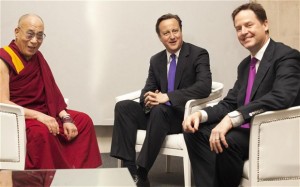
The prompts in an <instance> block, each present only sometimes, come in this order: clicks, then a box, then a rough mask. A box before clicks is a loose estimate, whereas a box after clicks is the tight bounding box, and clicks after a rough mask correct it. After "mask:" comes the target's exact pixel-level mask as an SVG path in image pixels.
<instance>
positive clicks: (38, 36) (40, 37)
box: [18, 27, 46, 42]
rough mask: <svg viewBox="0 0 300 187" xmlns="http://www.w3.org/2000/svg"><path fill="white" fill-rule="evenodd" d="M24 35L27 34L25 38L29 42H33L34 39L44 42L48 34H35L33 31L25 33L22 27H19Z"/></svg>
mask: <svg viewBox="0 0 300 187" xmlns="http://www.w3.org/2000/svg"><path fill="white" fill-rule="evenodd" d="M18 28H19V29H20V30H21V31H22V32H23V33H25V37H26V39H27V40H32V39H33V38H34V37H35V38H36V40H37V41H38V42H42V41H43V40H44V38H45V37H46V34H45V33H43V32H38V33H34V32H33V31H31V30H28V31H26V32H25V31H24V30H23V29H22V28H21V27H18Z"/></svg>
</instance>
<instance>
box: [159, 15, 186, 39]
mask: <svg viewBox="0 0 300 187" xmlns="http://www.w3.org/2000/svg"><path fill="white" fill-rule="evenodd" d="M172 18H174V19H176V20H177V22H178V24H179V27H180V30H182V21H181V19H180V18H179V16H177V15H174V14H170V13H168V14H165V15H162V16H161V17H160V18H158V19H157V22H156V25H155V30H156V33H157V35H158V36H159V24H160V23H161V22H162V21H164V20H167V19H172Z"/></svg>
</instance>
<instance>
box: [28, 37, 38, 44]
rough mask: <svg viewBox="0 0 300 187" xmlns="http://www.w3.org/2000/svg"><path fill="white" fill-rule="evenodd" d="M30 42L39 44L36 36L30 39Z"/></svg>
mask: <svg viewBox="0 0 300 187" xmlns="http://www.w3.org/2000/svg"><path fill="white" fill-rule="evenodd" d="M30 42H32V43H37V42H38V39H37V37H36V35H34V36H33V37H32V38H31V39H30Z"/></svg>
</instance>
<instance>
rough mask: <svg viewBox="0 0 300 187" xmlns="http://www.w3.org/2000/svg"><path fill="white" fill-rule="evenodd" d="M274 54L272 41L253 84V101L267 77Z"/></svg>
mask: <svg viewBox="0 0 300 187" xmlns="http://www.w3.org/2000/svg"><path fill="white" fill-rule="evenodd" d="M273 52H274V42H273V41H272V40H271V41H270V43H269V46H268V47H267V49H266V51H265V53H264V55H263V58H262V59H261V62H260V64H259V67H258V70H257V73H256V76H255V80H254V83H253V87H252V92H251V97H250V99H251V100H252V97H253V96H254V95H255V93H256V91H257V89H258V88H259V85H260V84H261V82H262V81H263V79H264V77H265V76H266V74H267V72H268V70H269V69H270V66H271V59H272V56H273Z"/></svg>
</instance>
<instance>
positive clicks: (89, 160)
mask: <svg viewBox="0 0 300 187" xmlns="http://www.w3.org/2000/svg"><path fill="white" fill-rule="evenodd" d="M9 47H10V48H11V49H12V50H13V51H14V52H15V53H16V54H17V56H18V57H19V59H20V60H21V61H22V63H23V65H24V68H23V69H22V70H21V71H19V72H18V71H17V70H16V67H15V65H14V64H13V62H12V59H11V57H10V55H9V54H8V53H7V52H6V51H5V50H4V49H3V48H1V49H0V58H1V59H3V60H4V62H5V63H6V64H7V65H8V67H9V71H10V84H9V86H10V100H11V101H12V102H14V103H16V104H18V105H20V106H23V107H26V108H29V109H33V110H37V111H40V112H43V113H45V114H48V115H50V116H52V117H55V118H56V119H57V122H58V123H59V127H60V134H59V135H57V136H54V135H52V134H50V133H49V130H48V128H47V127H46V125H44V124H43V123H41V122H39V121H37V120H34V119H26V135H27V154H26V162H25V168H26V169H59V168H95V167H98V166H100V165H101V164H102V160H101V156H100V152H99V148H98V144H97V139H96V136H95V130H94V125H93V122H92V120H91V118H90V117H89V116H88V115H87V114H84V113H82V112H78V111H74V110H68V109H66V104H65V102H64V98H63V96H62V94H61V92H60V90H59V88H58V87H57V85H56V83H55V80H54V77H53V75H52V73H51V70H50V68H49V66H48V64H47V62H46V60H45V59H44V57H43V55H42V54H41V52H39V51H38V52H37V53H36V54H35V55H33V56H32V58H31V59H30V60H25V58H24V57H23V55H22V54H20V52H19V49H18V47H17V46H16V45H15V43H14V41H12V42H11V43H10V45H9ZM63 109H65V110H66V111H67V112H68V113H69V114H70V115H71V117H72V118H73V120H74V123H75V125H76V127H77V129H78V135H77V137H76V138H75V139H74V140H71V141H68V140H67V138H66V136H65V135H64V133H63V128H62V123H61V120H60V119H59V117H58V114H59V112H60V111H62V110H63Z"/></svg>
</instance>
